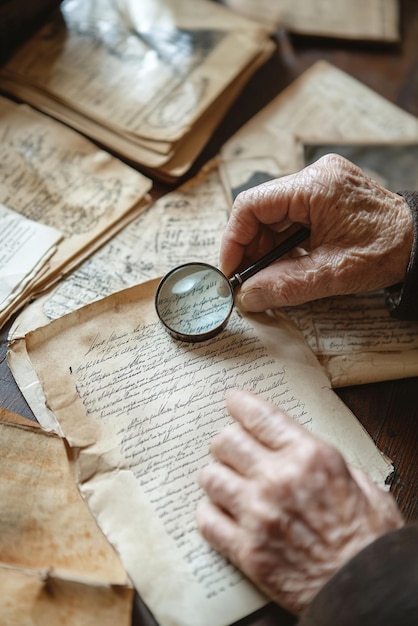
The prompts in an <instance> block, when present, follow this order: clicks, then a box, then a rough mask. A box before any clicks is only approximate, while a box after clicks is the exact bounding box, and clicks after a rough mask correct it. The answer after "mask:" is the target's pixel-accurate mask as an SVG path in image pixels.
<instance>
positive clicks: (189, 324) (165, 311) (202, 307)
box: [155, 227, 310, 343]
mask: <svg viewBox="0 0 418 626" xmlns="http://www.w3.org/2000/svg"><path fill="white" fill-rule="evenodd" d="M309 234H310V231H309V228H305V227H303V228H300V229H299V230H297V231H296V232H295V233H293V235H291V236H290V237H289V238H288V239H286V240H285V241H283V242H282V243H280V244H279V245H278V246H277V247H276V248H273V250H271V251H270V252H268V253H267V254H265V255H264V256H263V257H261V259H259V260H258V261H256V262H255V263H253V265H250V267H247V268H246V269H245V270H243V271H242V272H240V273H239V274H234V276H233V277H232V278H229V279H228V278H227V277H226V276H225V275H224V274H223V273H222V272H221V271H220V270H219V269H218V268H216V267H214V266H213V265H209V264H208V263H200V262H193V263H185V264H184V265H180V266H179V267H176V268H174V269H172V270H171V271H170V272H168V274H166V275H165V276H164V277H163V278H162V279H161V282H160V284H159V285H158V288H157V292H156V294H155V308H156V311H157V315H158V317H159V319H160V321H161V322H162V324H163V326H164V327H165V329H166V330H167V331H168V332H169V333H170V335H172V336H173V337H174V338H175V339H179V340H181V341H188V342H190V343H194V342H198V341H205V340H206V339H210V338H211V337H214V336H215V335H217V334H218V333H220V332H221V331H222V330H223V329H224V328H225V326H226V325H227V322H228V319H229V317H230V315H231V313H232V310H233V308H234V289H236V288H237V287H238V286H239V285H242V283H243V282H244V281H245V280H247V279H248V278H250V277H251V276H254V274H256V273H257V272H259V271H260V270H262V269H264V268H265V267H267V266H268V265H270V264H271V263H273V262H274V261H277V259H279V258H280V257H281V256H283V255H284V254H286V253H287V252H289V251H290V250H292V248H294V247H295V246H297V245H298V244H299V243H301V242H302V241H304V240H305V239H307V238H308V237H309Z"/></svg>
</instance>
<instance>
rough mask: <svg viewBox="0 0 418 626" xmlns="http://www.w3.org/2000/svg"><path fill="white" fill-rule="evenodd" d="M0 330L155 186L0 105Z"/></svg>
mask: <svg viewBox="0 0 418 626" xmlns="http://www.w3.org/2000/svg"><path fill="white" fill-rule="evenodd" d="M0 125H1V129H2V135H1V136H2V141H1V144H0V250H1V252H0V326H1V325H2V324H4V323H5V322H6V321H7V319H8V318H9V317H10V316H11V315H12V314H13V313H15V312H16V311H17V310H18V309H19V308H20V307H21V306H22V305H23V304H25V303H26V302H28V301H29V300H31V299H33V297H34V296H36V295H38V294H39V293H40V292H41V291H43V290H45V289H47V288H48V287H50V286H51V285H53V284H54V283H56V282H57V281H58V280H59V279H61V278H62V277H63V276H64V275H65V274H66V273H68V272H69V271H70V270H73V269H74V268H75V267H76V266H77V265H79V263H80V262H81V261H83V260H85V259H86V258H87V257H88V256H89V255H90V254H91V253H92V252H93V251H95V250H97V248H98V247H99V246H101V245H102V244H103V243H104V242H105V241H107V240H108V239H109V238H111V237H112V236H113V235H114V234H115V233H116V232H117V231H118V230H120V229H121V228H123V226H125V225H126V224H127V223H128V222H130V221H131V220H132V219H134V218H135V217H137V216H138V215H139V214H140V213H141V211H143V209H144V208H145V207H146V206H147V205H148V204H149V201H150V199H149V196H148V190H149V189H150V188H151V181H150V180H149V179H148V178H146V177H145V176H143V175H142V174H140V173H138V172H136V171H135V170H133V169H131V168H130V167H128V166H127V165H125V164H124V163H122V162H121V161H119V160H117V159H116V158H114V157H112V156H110V155H109V154H107V153H105V152H103V151H102V150H99V149H98V148H97V147H96V146H95V145H93V144H92V143H91V142H90V141H88V140H87V139H85V138H84V137H82V136H81V135H79V134H77V133H75V132H74V131H73V130H70V129H69V128H66V127H65V126H63V125H62V124H60V123H58V122H56V121H54V120H51V119H49V118H48V117H46V116H45V115H43V114H42V113H38V112H37V111H34V110H32V109H30V108H29V107H28V106H26V105H19V104H15V103H14V102H11V101H9V100H6V99H5V98H0Z"/></svg>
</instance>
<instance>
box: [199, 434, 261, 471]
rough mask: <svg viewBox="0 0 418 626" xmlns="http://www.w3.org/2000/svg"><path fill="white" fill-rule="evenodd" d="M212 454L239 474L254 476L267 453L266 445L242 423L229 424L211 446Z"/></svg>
mask: <svg viewBox="0 0 418 626" xmlns="http://www.w3.org/2000/svg"><path fill="white" fill-rule="evenodd" d="M210 451H211V453H212V456H213V457H214V458H215V459H217V460H218V461H220V462H221V463H223V464H224V465H228V466H229V467H230V468H232V469H233V470H234V471H235V472H237V473H238V474H242V475H243V476H253V475H254V474H256V473H257V469H258V467H259V464H260V462H261V461H262V459H263V454H265V447H264V446H262V445H261V444H260V442H259V441H258V440H256V439H254V437H253V436H252V435H251V434H250V433H249V432H248V431H247V430H245V429H244V428H243V427H242V426H241V425H240V424H238V423H235V424H232V425H231V426H228V428H226V429H225V430H224V431H222V432H221V433H220V434H219V435H217V436H216V437H215V438H214V439H213V441H212V443H211V446H210Z"/></svg>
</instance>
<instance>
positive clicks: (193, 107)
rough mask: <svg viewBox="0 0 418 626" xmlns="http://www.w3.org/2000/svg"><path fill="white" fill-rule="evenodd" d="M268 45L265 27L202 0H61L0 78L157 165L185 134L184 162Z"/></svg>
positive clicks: (7, 85)
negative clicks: (50, 17)
mask: <svg viewBox="0 0 418 626" xmlns="http://www.w3.org/2000/svg"><path fill="white" fill-rule="evenodd" d="M63 42H65V43H64V44H63ZM273 48H274V46H273V44H272V42H271V41H269V29H267V28H265V27H263V26H261V25H260V24H257V23H255V22H253V21H251V20H247V19H246V18H243V17H241V16H238V15H237V14H236V13H234V12H232V11H229V10H228V9H226V8H225V7H223V6H220V5H219V4H216V3H213V2H209V0H197V1H196V2H194V3H193V10H191V7H190V3H189V2H187V0H158V1H155V0H146V1H143V2H141V8H140V9H139V7H138V5H137V3H136V2H135V1H134V0H118V1H117V2H111V0H99V1H97V2H86V1H85V0H64V2H62V4H61V10H60V12H57V13H56V16H55V18H52V20H51V22H50V23H48V24H46V25H45V27H44V28H43V29H41V30H40V31H39V33H37V34H36V35H35V36H34V37H32V38H31V39H30V40H29V41H28V42H27V43H26V44H25V45H23V46H22V47H21V48H20V49H19V50H18V51H17V52H16V53H15V54H14V55H13V56H12V58H11V59H10V60H9V61H8V62H7V63H6V64H5V65H4V66H3V68H2V70H1V77H3V78H4V82H2V81H1V79H0V82H1V84H2V87H3V89H5V90H6V91H9V92H10V93H12V94H14V95H15V96H18V97H21V98H23V99H24V100H25V101H27V102H30V103H31V104H33V105H34V106H37V107H40V108H41V109H43V110H45V111H47V112H49V113H51V114H52V115H55V116H56V117H58V118H59V119H61V120H62V121H65V122H66V123H68V124H70V126H74V127H75V128H78V129H79V130H82V131H83V132H85V133H86V134H87V135H88V136H90V137H93V138H94V139H96V140H97V141H99V142H101V143H102V144H104V145H106V146H107V147H108V148H111V149H112V150H116V151H117V152H118V153H119V154H121V155H122V156H124V157H125V158H130V159H132V160H134V161H136V163H138V164H141V165H142V166H145V167H146V168H156V171H157V170H158V169H159V167H160V166H162V165H164V164H165V169H167V167H168V163H169V162H170V161H171V159H172V157H173V156H174V155H175V153H176V152H177V146H176V144H177V142H184V140H185V138H186V137H187V138H188V144H187V145H188V151H189V153H190V157H189V161H190V162H192V161H193V160H194V159H195V158H196V156H197V154H198V153H199V152H200V150H201V149H202V147H203V145H204V143H206V141H207V140H208V139H209V138H210V136H211V134H212V131H213V129H214V127H215V126H216V125H217V124H218V123H219V121H220V119H221V118H222V116H223V115H224V114H225V112H226V110H227V108H228V106H229V104H230V103H231V101H232V100H233V99H234V97H236V96H237V94H238V93H239V91H240V90H241V89H242V87H243V86H244V84H245V82H247V80H248V78H249V77H250V76H251V74H252V73H253V72H254V71H255V69H256V68H257V67H258V65H259V64H260V63H262V62H264V60H266V58H267V57H268V56H269V55H270V54H271V53H272V51H273ZM201 121H202V124H200V122H201ZM197 130H198V131H199V133H198V134H199V136H198V137H197V138H196V139H195V134H196V131H197ZM197 139H198V141H197ZM182 149H183V150H184V146H182ZM187 165H190V163H188V162H187V161H186V160H185V158H184V157H183V159H182V169H183V170H184V169H185V168H186V167H187ZM178 167H179V163H178V162H177V163H176V164H173V168H174V169H176V168H178ZM166 174H170V172H166Z"/></svg>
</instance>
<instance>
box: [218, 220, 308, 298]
mask: <svg viewBox="0 0 418 626" xmlns="http://www.w3.org/2000/svg"><path fill="white" fill-rule="evenodd" d="M310 232H311V231H310V230H309V228H306V227H305V226H303V227H302V228H300V229H299V230H297V231H296V232H295V233H293V235H290V237H289V238H288V239H285V240H284V241H282V243H280V244H279V245H278V246H276V247H275V248H273V250H270V252H267V254H265V255H264V256H262V257H261V259H258V261H256V262H255V263H253V264H252V265H250V266H249V267H247V268H246V269H245V270H243V271H242V272H240V273H239V274H234V276H233V277H232V278H230V279H229V282H230V285H231V287H232V289H236V288H237V287H239V285H242V283H243V282H244V281H245V280H247V279H248V278H250V277H251V276H254V274H257V272H259V271H260V270H263V269H264V268H265V267H267V266H268V265H270V264H271V263H273V262H274V261H277V259H280V257H282V256H283V255H285V254H286V253H287V252H290V250H292V248H295V247H296V246H297V245H298V244H299V243H302V241H304V240H305V239H307V238H308V237H309V235H310Z"/></svg>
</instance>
